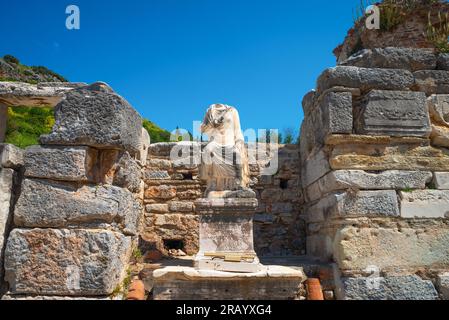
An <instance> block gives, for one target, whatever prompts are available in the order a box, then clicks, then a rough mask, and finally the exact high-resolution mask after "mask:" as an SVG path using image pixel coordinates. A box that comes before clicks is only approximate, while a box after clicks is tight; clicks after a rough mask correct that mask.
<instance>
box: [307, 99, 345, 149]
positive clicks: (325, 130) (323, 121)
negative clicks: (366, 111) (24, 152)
mask: <svg viewBox="0 0 449 320" xmlns="http://www.w3.org/2000/svg"><path fill="white" fill-rule="evenodd" d="M352 126H353V116H352V94H351V92H327V93H324V94H323V95H322V96H321V97H320V99H318V102H317V107H316V108H315V109H314V111H313V112H311V113H310V114H309V115H308V116H307V117H306V118H305V119H304V121H303V124H302V128H301V143H302V144H303V146H302V148H303V149H306V150H305V151H304V152H306V153H307V154H309V153H310V152H311V151H312V150H313V149H314V148H319V146H322V145H323V144H324V140H325V137H326V136H327V135H329V134H338V133H342V134H343V133H352Z"/></svg>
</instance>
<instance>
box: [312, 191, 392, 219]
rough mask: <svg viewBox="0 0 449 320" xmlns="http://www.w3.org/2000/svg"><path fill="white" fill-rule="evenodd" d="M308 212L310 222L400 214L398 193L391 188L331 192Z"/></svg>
mask: <svg viewBox="0 0 449 320" xmlns="http://www.w3.org/2000/svg"><path fill="white" fill-rule="evenodd" d="M306 212H307V216H308V217H307V221H308V222H322V221H325V220H327V219H332V218H334V219H335V218H342V217H362V216H385V217H397V216H399V214H400V213H399V204H398V198H397V194H396V192H395V191H390V190H387V191H358V192H351V191H350V192H340V193H336V194H331V195H329V196H327V197H325V198H323V199H321V200H320V201H319V202H318V203H317V204H315V205H313V206H311V207H310V208H309V209H307V211H306Z"/></svg>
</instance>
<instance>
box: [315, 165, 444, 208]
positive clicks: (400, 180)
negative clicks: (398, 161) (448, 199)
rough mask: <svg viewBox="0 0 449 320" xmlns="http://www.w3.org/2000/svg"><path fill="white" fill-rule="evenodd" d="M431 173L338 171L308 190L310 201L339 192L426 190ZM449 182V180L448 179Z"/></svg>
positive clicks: (329, 174)
mask: <svg viewBox="0 0 449 320" xmlns="http://www.w3.org/2000/svg"><path fill="white" fill-rule="evenodd" d="M432 176H433V175H432V173H431V172H429V171H397V170H391V171H381V172H377V173H372V172H366V171H362V170H337V171H332V172H330V173H328V174H327V175H325V176H324V177H323V178H321V179H320V180H318V181H317V182H315V183H314V184H312V185H311V186H310V187H308V188H307V190H306V191H307V197H308V199H309V201H315V200H318V199H319V198H321V197H322V196H323V195H325V194H327V193H330V192H334V191H337V190H345V189H355V190H406V189H425V188H426V185H427V184H428V183H430V182H431V180H432ZM448 181H449V178H448Z"/></svg>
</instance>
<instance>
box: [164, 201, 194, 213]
mask: <svg viewBox="0 0 449 320" xmlns="http://www.w3.org/2000/svg"><path fill="white" fill-rule="evenodd" d="M168 207H169V209H170V211H171V212H193V211H194V207H193V202H190V201H170V202H169V203H168Z"/></svg>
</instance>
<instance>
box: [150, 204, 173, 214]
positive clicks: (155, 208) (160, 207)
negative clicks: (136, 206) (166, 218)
mask: <svg viewBox="0 0 449 320" xmlns="http://www.w3.org/2000/svg"><path fill="white" fill-rule="evenodd" d="M145 210H146V211H147V212H148V213H168V212H169V209H168V204H166V203H165V204H149V205H147V206H146V208H145Z"/></svg>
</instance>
